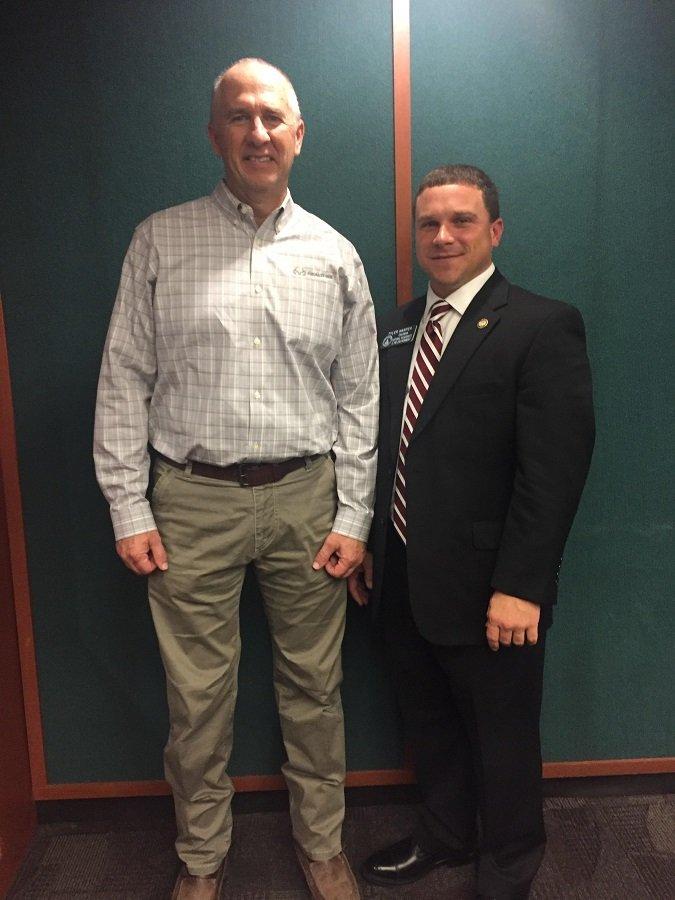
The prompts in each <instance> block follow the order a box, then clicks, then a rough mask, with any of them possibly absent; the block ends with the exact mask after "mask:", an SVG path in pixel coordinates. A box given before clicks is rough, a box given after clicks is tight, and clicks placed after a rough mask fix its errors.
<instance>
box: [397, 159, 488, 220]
mask: <svg viewBox="0 0 675 900" xmlns="http://www.w3.org/2000/svg"><path fill="white" fill-rule="evenodd" d="M444 184H470V185H473V187H477V188H478V189H479V190H480V192H481V193H482V195H483V202H484V203H485V209H487V211H488V215H489V216H490V221H491V222H494V221H495V219H498V218H499V192H498V191H497V187H496V185H495V183H494V181H492V179H491V178H490V176H489V175H486V174H485V172H484V171H483V170H482V169H479V168H478V167H477V166H465V165H460V164H455V165H452V166H437V167H436V168H435V169H432V170H431V172H429V173H427V174H426V175H425V176H424V178H423V179H422V180H421V181H420V184H419V187H418V188H417V193H416V194H415V200H414V202H413V217H414V215H415V210H416V208H417V198H418V197H419V195H420V194H421V193H422V191H426V189H427V188H432V187H442V186H443V185H444Z"/></svg>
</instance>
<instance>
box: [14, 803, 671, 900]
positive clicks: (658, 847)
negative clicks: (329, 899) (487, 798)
mask: <svg viewBox="0 0 675 900" xmlns="http://www.w3.org/2000/svg"><path fill="white" fill-rule="evenodd" d="M83 803H84V802H83V801H80V804H83ZM107 803H108V805H107V806H106V805H105V803H104V804H103V805H102V806H101V807H100V808H99V812H98V813H97V812H96V810H97V807H96V805H95V804H94V806H93V810H94V812H93V814H92V811H91V810H92V806H91V804H90V806H89V807H88V810H89V812H88V814H87V816H86V817H83V816H81V815H79V814H78V809H80V810H82V809H84V808H85V807H84V806H83V805H81V806H79V807H78V805H77V804H76V803H74V804H71V808H70V810H66V815H65V816H64V815H61V817H60V820H56V819H57V818H59V817H56V816H51V820H49V817H48V820H47V821H44V818H43V821H42V824H41V825H40V827H39V830H38V833H37V836H36V838H35V840H34V842H33V844H32V846H31V849H30V851H29V854H28V856H27V858H26V860H25V863H24V865H23V867H22V869H21V871H20V873H19V876H18V878H17V880H16V882H15V884H14V887H13V888H12V890H11V891H10V893H9V895H8V900H22V898H26V900H28V898H30V900H42V898H56V897H60V898H66V900H88V898H92V900H94V898H100V900H104V898H105V900H141V898H143V900H160V898H161V900H166V898H168V897H169V896H170V893H171V887H172V883H173V880H174V877H175V874H176V870H177V863H176V858H175V855H174V850H173V838H174V826H173V821H172V816H171V808H170V806H169V804H168V801H165V800H164V799H162V800H154V801H136V802H135V803H132V804H129V802H128V801H127V803H126V805H125V806H124V807H123V810H124V812H123V814H119V812H118V813H116V814H115V815H111V814H110V810H111V809H114V807H113V806H111V805H110V801H108V802H107ZM276 805H279V802H278V801H277V803H276ZM545 811H546V825H547V831H548V838H549V842H548V848H547V852H546V858H545V860H544V863H543V865H542V867H541V869H540V871H539V875H538V876H537V879H536V881H535V884H534V887H533V891H532V897H533V898H534V900H567V898H569V900H605V898H607V900H609V898H612V900H621V898H626V900H641V898H657V900H675V795H672V794H666V793H664V794H652V795H644V796H621V797H616V796H599V797H570V796H567V797H564V796H563V797H548V798H547V799H546V807H545ZM414 818H415V808H414V805H411V804H409V803H400V802H396V803H387V804H382V803H374V804H373V803H371V804H369V805H354V804H353V803H352V804H350V805H349V806H348V808H347V816H346V820H345V827H344V844H345V851H346V853H347V855H348V857H349V859H350V860H351V862H352V864H353V866H354V869H355V870H356V869H357V868H358V866H359V865H360V863H361V862H362V861H363V860H364V859H365V858H366V857H367V856H368V855H369V854H370V853H371V852H373V851H374V850H376V849H378V848H380V847H382V846H384V845H386V844H388V843H390V842H393V841H395V840H397V839H399V838H400V837H402V836H404V835H405V834H406V833H408V832H409V830H410V829H411V827H412V824H413V822H414ZM229 857H230V858H229V866H228V876H227V880H226V883H225V886H224V888H223V892H222V894H221V896H222V897H223V898H226V900H306V898H307V897H309V894H308V892H307V890H306V888H305V885H304V882H303V876H302V873H301V871H300V869H299V867H298V864H297V862H296V860H295V856H294V853H293V848H292V841H291V835H290V827H289V822H288V815H287V813H286V811H285V810H284V809H271V810H267V811H260V810H255V809H253V810H252V811H251V810H249V811H244V812H237V813H236V815H235V835H234V840H233V845H232V848H231V851H230V854H229ZM359 882H360V887H361V890H362V895H363V897H364V898H368V900H372V898H390V900H394V898H396V900H436V898H438V900H440V898H444V900H453V898H456V900H467V898H470V897H472V896H473V886H474V880H473V871H472V868H471V867H470V866H466V867H463V868H459V869H448V868H439V869H436V870H435V871H434V872H432V873H431V874H430V875H429V876H427V877H426V878H425V879H423V880H422V881H420V882H418V883H417V884H415V885H413V886H409V887H405V888H401V889H399V890H392V889H387V888H376V887H373V886H371V885H368V884H366V883H365V882H363V881H362V880H361V879H360V878H359Z"/></svg>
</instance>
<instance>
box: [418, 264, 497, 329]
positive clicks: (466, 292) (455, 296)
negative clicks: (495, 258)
mask: <svg viewBox="0 0 675 900" xmlns="http://www.w3.org/2000/svg"><path fill="white" fill-rule="evenodd" d="M494 270H495V264H494V263H490V265H489V266H488V267H487V269H486V270H485V271H484V272H481V273H480V275H476V277H475V278H472V279H471V281H467V283H466V284H463V285H462V286H461V287H460V288H457V290H456V291H453V292H452V293H451V294H448V296H447V297H445V300H446V302H447V303H449V304H450V306H452V308H453V309H454V310H455V312H457V313H459V315H460V316H463V315H464V313H465V312H466V310H467V308H468V306H469V303H471V301H472V300H473V298H474V297H475V296H476V294H477V293H478V291H479V290H480V289H481V288H482V287H483V285H484V284H485V282H486V281H487V280H488V278H489V277H490V276H491V275H492V273H493V272H494ZM441 299H443V298H442V297H438V296H437V295H436V293H435V292H434V290H433V289H432V287H431V285H429V287H428V288H427V305H426V308H425V310H424V317H425V318H426V317H427V316H428V315H429V310H430V309H431V307H432V306H433V305H434V303H436V302H437V301H438V300H441Z"/></svg>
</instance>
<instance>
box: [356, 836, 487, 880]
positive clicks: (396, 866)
mask: <svg viewBox="0 0 675 900" xmlns="http://www.w3.org/2000/svg"><path fill="white" fill-rule="evenodd" d="M473 859H474V855H473V853H466V854H459V853H452V852H451V851H449V850H435V851H429V850H425V849H424V847H421V846H420V845H419V844H418V843H417V841H416V840H415V839H414V838H413V837H407V838H404V840H402V841H399V842H398V843H396V844H392V845H391V847H385V848H384V850H378V852H377V853H373V855H372V856H369V857H368V859H367V860H366V861H365V862H364V864H363V865H362V866H361V874H362V875H363V877H364V878H365V879H366V881H369V882H370V883H371V884H384V885H388V884H389V885H397V884H410V883H411V882H413V881H417V879H418V878H422V877H423V876H424V875H426V874H427V873H429V872H431V870H432V869H435V868H436V866H464V865H466V864H467V863H470V862H472V861H473Z"/></svg>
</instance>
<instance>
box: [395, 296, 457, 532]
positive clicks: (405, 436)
mask: <svg viewBox="0 0 675 900" xmlns="http://www.w3.org/2000/svg"><path fill="white" fill-rule="evenodd" d="M451 309H452V307H451V306H450V304H449V303H447V302H446V301H445V300H437V301H436V302H435V303H434V305H433V306H432V307H431V309H430V311H429V319H428V321H427V324H426V327H425V329H424V331H423V332H422V337H421V338H420V343H419V347H418V348H417V355H416V356H415V363H414V365H413V370H412V376H411V379H410V388H409V389H408V396H407V398H406V402H405V408H404V410H403V429H402V431H401V443H400V445H399V448H398V461H397V464H396V478H395V481H394V502H393V507H392V513H391V520H392V523H393V525H394V528H395V529H396V531H397V533H398V535H399V537H400V538H401V540H402V541H403V543H404V544H405V542H406V496H405V457H406V453H407V451H408V442H409V440H410V435H411V434H412V431H413V428H414V427H415V422H416V421H417V417H418V416H419V414H420V410H421V409H422V403H423V402H424V398H425V396H426V393H427V391H428V390H429V385H430V384H431V379H432V378H433V377H434V372H435V371H436V366H437V365H438V361H439V359H440V358H441V353H442V351H443V328H442V325H441V320H442V319H443V318H444V317H445V316H447V314H448V313H449V312H450V310H451Z"/></svg>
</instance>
